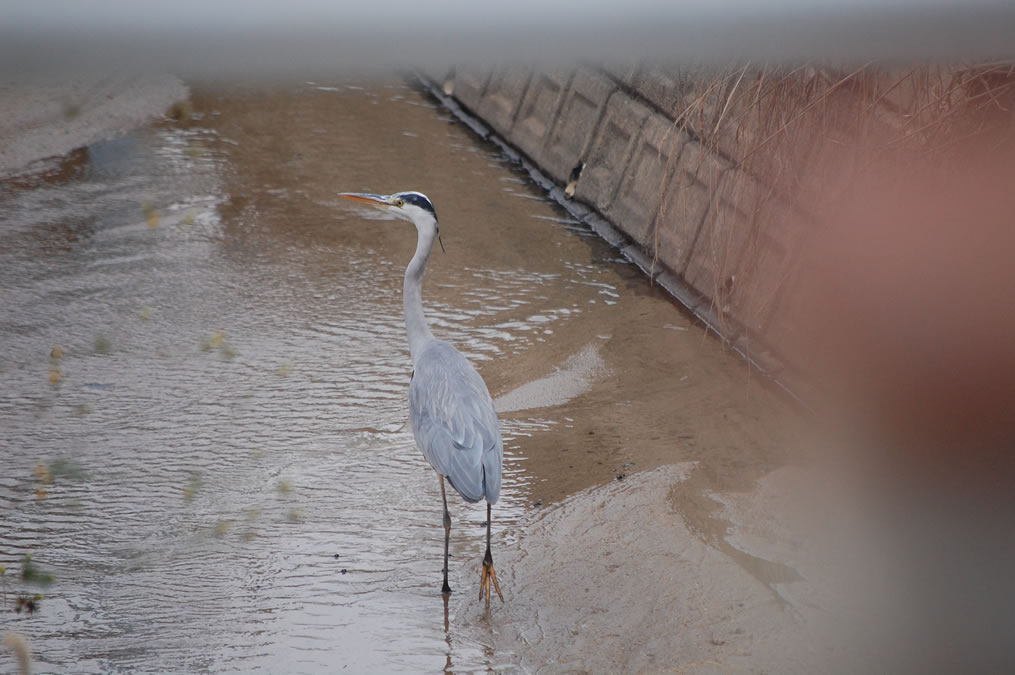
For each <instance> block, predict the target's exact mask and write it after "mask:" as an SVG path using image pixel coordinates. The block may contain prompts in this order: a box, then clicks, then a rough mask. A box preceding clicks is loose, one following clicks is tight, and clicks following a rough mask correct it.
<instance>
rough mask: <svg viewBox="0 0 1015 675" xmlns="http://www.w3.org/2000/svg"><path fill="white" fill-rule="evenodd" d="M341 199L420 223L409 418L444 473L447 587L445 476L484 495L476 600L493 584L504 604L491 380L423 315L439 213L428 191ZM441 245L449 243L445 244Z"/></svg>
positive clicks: (469, 495) (411, 289)
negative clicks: (498, 567)
mask: <svg viewBox="0 0 1015 675" xmlns="http://www.w3.org/2000/svg"><path fill="white" fill-rule="evenodd" d="M338 195H339V196H340V197H344V198H345V199H350V200H353V201H356V202H362V203H365V204H369V205H371V206H374V207H377V208H380V209H382V210H384V211H387V212H388V213H390V214H392V215H393V216H395V217H396V218H399V219H401V220H408V221H409V222H411V223H412V224H413V225H415V226H416V233H417V238H416V253H415V255H413V256H412V260H410V261H409V265H408V267H406V268H405V281H404V285H403V287H402V295H403V298H402V299H403V303H404V308H405V331H406V334H407V335H408V338H409V352H410V353H411V355H412V376H411V377H410V379H409V423H410V425H411V426H412V433H413V435H414V436H415V437H416V445H418V446H419V449H420V450H421V451H422V452H423V457H425V458H426V461H427V462H429V464H430V466H431V467H433V468H434V470H435V471H436V472H437V475H438V476H439V477H440V483H441V499H442V500H443V501H444V586H443V587H442V588H441V592H442V593H443V594H444V595H445V597H446V596H447V594H449V593H451V587H450V586H449V585H448V546H449V543H450V541H451V514H450V513H449V512H448V497H447V493H446V492H445V489H444V479H445V478H446V479H447V480H448V482H449V483H451V487H453V488H454V489H455V490H456V491H457V492H458V494H460V495H461V496H462V498H463V499H465V501H467V502H478V501H479V500H480V499H484V498H485V499H486V555H484V556H483V571H482V576H481V578H480V582H479V597H480V599H482V598H483V595H484V593H485V594H486V604H487V606H489V605H490V595H491V590H490V587H491V585H492V586H493V589H494V590H496V591H497V595H498V596H499V597H500V599H501V602H503V601H504V595H503V594H502V593H501V592H500V584H499V583H498V582H497V573H496V572H495V571H494V569H493V556H492V555H491V554H490V523H491V520H492V516H491V514H492V511H491V508H492V506H493V505H494V504H496V503H497V498H498V497H499V496H500V482H501V467H502V464H503V462H504V444H503V441H502V440H501V436H500V425H499V423H498V422H497V413H496V411H495V410H494V408H493V400H492V399H491V398H490V392H489V390H487V388H486V383H485V382H484V381H483V378H482V377H480V375H479V373H478V372H476V369H475V368H474V367H473V365H472V364H471V363H469V360H468V359H466V358H465V357H464V356H463V355H462V354H461V352H459V351H458V350H457V349H455V348H454V347H453V346H452V345H451V344H449V343H447V342H445V341H443V340H438V339H437V338H435V337H434V336H433V333H431V332H430V327H429V326H428V325H427V323H426V319H425V318H424V316H423V295H422V292H423V272H424V270H425V269H426V263H427V260H429V258H430V249H431V248H432V247H433V243H434V239H436V240H437V241H438V242H440V230H439V226H438V223H437V212H436V211H434V208H433V204H431V203H430V200H429V199H428V198H427V197H426V195H424V194H422V193H419V192H396V193H395V194H392V195H375V194H367V193H359V192H339V193H338ZM441 248H442V249H443V248H444V244H443V243H441Z"/></svg>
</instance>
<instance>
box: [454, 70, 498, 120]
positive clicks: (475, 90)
mask: <svg viewBox="0 0 1015 675" xmlns="http://www.w3.org/2000/svg"><path fill="white" fill-rule="evenodd" d="M489 79H490V73H488V72H485V71H476V70H469V69H462V68H456V69H455V80H454V89H453V90H452V94H453V96H454V97H455V98H456V99H458V101H459V103H461V104H462V105H463V106H465V107H466V108H467V109H468V110H469V111H470V112H476V111H478V110H479V104H480V102H481V101H482V100H483V92H484V91H485V90H486V83H487V81H488V80H489Z"/></svg>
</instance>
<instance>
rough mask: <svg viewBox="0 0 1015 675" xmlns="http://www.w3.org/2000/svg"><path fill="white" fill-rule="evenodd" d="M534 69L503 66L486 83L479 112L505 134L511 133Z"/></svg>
mask: <svg viewBox="0 0 1015 675" xmlns="http://www.w3.org/2000/svg"><path fill="white" fill-rule="evenodd" d="M531 77H532V71H531V70H530V69H528V68H503V69H500V70H497V71H494V72H493V73H492V74H491V75H490V80H489V82H487V84H486V91H485V93H484V94H483V100H482V101H481V102H480V104H479V110H478V111H477V113H478V114H479V116H480V117H482V118H483V119H484V120H485V121H486V122H487V123H488V124H489V125H490V126H492V127H493V128H494V129H496V130H497V132H498V133H500V134H503V135H504V136H509V135H510V134H511V127H512V126H513V125H514V121H515V115H516V114H517V113H518V108H519V107H520V106H521V103H522V100H523V99H524V97H525V90H526V89H527V88H528V86H529V80H530V79H531Z"/></svg>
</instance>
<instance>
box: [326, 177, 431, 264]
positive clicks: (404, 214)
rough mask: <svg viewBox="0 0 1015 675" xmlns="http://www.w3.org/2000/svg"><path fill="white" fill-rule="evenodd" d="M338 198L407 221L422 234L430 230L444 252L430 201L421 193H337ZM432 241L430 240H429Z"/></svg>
mask: <svg viewBox="0 0 1015 675" xmlns="http://www.w3.org/2000/svg"><path fill="white" fill-rule="evenodd" d="M338 196H339V197H342V198H344V199H348V200H351V201H354V202H360V203H363V204H369V205H370V206H373V207H376V208H378V209H381V210H382V211H387V212H388V213H390V214H392V215H393V216H395V217H396V218H400V219H402V220H408V221H409V222H410V223H412V224H413V225H415V226H416V229H417V230H418V231H419V232H420V233H423V232H424V231H426V230H432V232H433V234H436V235H437V241H438V242H440V245H441V250H442V251H443V250H444V242H442V241H441V240H440V239H441V234H440V226H439V225H438V224H437V212H436V211H434V208H433V204H431V203H430V199H429V198H428V197H427V196H426V195H425V194H423V193H422V192H413V191H409V192H396V193H395V194H392V195H375V194H370V193H367V192H339V193H338ZM431 241H432V240H431Z"/></svg>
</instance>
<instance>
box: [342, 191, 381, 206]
mask: <svg viewBox="0 0 1015 675" xmlns="http://www.w3.org/2000/svg"><path fill="white" fill-rule="evenodd" d="M338 196H339V197H342V198H343V199H348V200H350V201H354V202H362V203H364V204H370V205H371V206H391V198H390V197H388V196H387V195H372V194H369V193H367V192H339V193H338Z"/></svg>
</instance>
